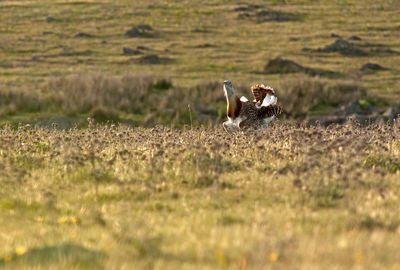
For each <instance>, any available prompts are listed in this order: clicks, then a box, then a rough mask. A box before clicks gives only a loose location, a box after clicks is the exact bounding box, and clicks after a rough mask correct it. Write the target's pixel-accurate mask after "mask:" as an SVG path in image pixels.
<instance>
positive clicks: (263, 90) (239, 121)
mask: <svg viewBox="0 0 400 270" xmlns="http://www.w3.org/2000/svg"><path fill="white" fill-rule="evenodd" d="M251 91H252V93H253V95H254V98H255V100H254V101H249V100H247V99H246V98H245V97H242V98H241V99H239V97H238V96H237V95H236V94H235V90H234V88H233V85H232V83H231V82H230V81H224V93H225V96H226V101H227V108H226V114H227V117H228V121H226V122H224V123H223V127H224V128H225V130H227V131H229V130H234V129H237V128H248V127H250V128H255V129H258V128H262V127H265V126H267V125H268V123H269V122H270V121H272V120H273V119H274V116H276V115H279V114H281V113H282V107H281V106H279V105H276V102H277V98H276V96H275V91H274V89H272V87H270V86H264V85H263V84H261V85H260V84H257V85H255V86H253V87H251Z"/></svg>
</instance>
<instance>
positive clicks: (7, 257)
mask: <svg viewBox="0 0 400 270" xmlns="http://www.w3.org/2000/svg"><path fill="white" fill-rule="evenodd" d="M11 259H12V256H11V255H6V256H4V257H3V261H5V262H9V261H11Z"/></svg>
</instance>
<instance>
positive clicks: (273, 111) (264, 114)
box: [238, 101, 282, 128]
mask: <svg viewBox="0 0 400 270" xmlns="http://www.w3.org/2000/svg"><path fill="white" fill-rule="evenodd" d="M261 102H262V101H261ZM241 103H242V104H241V105H242V106H241V107H242V109H241V111H240V113H239V115H238V116H239V117H243V118H244V117H246V119H245V120H243V121H242V122H241V123H240V124H239V127H240V128H244V127H250V126H257V125H260V124H261V122H263V121H264V119H265V118H268V117H271V116H274V115H275V116H276V115H279V114H281V113H282V107H281V106H279V105H269V106H267V107H261V108H257V107H256V104H257V102H252V101H247V102H241Z"/></svg>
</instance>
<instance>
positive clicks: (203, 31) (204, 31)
mask: <svg viewBox="0 0 400 270" xmlns="http://www.w3.org/2000/svg"><path fill="white" fill-rule="evenodd" d="M190 32H192V33H208V31H207V30H206V29H199V28H195V29H192V30H191V31H190Z"/></svg>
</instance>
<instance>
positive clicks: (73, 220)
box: [69, 217, 78, 224]
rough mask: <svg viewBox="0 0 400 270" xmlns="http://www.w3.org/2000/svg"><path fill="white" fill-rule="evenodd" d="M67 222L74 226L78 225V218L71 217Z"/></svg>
mask: <svg viewBox="0 0 400 270" xmlns="http://www.w3.org/2000/svg"><path fill="white" fill-rule="evenodd" d="M69 220H70V221H71V222H72V223H74V224H76V223H78V218H76V217H71V218H70V219H69Z"/></svg>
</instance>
